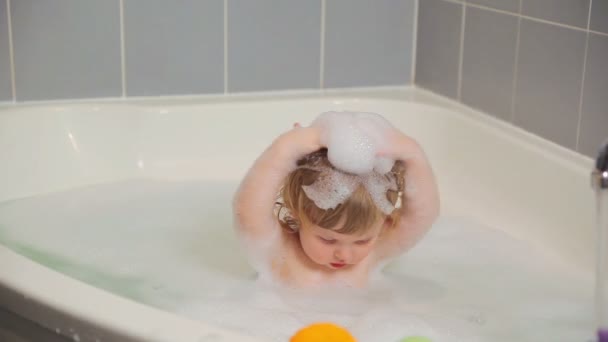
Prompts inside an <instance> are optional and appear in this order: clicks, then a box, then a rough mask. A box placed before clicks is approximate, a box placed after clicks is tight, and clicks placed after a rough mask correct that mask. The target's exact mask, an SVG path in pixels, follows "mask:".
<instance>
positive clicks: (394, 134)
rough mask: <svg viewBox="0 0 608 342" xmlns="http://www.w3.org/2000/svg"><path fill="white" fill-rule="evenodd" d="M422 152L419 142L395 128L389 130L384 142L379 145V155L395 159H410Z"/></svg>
mask: <svg viewBox="0 0 608 342" xmlns="http://www.w3.org/2000/svg"><path fill="white" fill-rule="evenodd" d="M420 152H421V148H420V146H419V145H418V142H416V140H414V139H413V138H411V137H409V136H407V135H405V134H404V133H403V132H401V131H399V130H398V129H396V128H394V129H391V130H390V131H389V132H387V134H386V136H385V141H384V144H382V145H380V146H379V147H378V151H377V152H376V156H377V157H383V158H388V159H394V160H404V161H405V160H408V159H411V158H415V157H416V156H418V155H419V154H420Z"/></svg>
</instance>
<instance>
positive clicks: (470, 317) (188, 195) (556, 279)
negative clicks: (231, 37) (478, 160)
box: [0, 180, 593, 342]
mask: <svg viewBox="0 0 608 342" xmlns="http://www.w3.org/2000/svg"><path fill="white" fill-rule="evenodd" d="M236 186H237V184H236V182H235V183H222V182H204V181H198V182H195V181H188V182H169V181H154V180H133V181H124V182H117V183H111V184H101V185H93V186H89V187H83V188H77V189H72V190H69V191H65V192H60V193H53V194H48V195H41V196H36V197H31V198H24V199H18V200H13V201H8V202H4V203H0V243H2V244H4V245H6V246H8V247H9V248H11V249H13V250H15V251H17V252H19V253H21V254H23V255H25V256H27V257H29V258H31V259H34V260H36V261H38V262H40V263H42V264H44V265H46V266H48V267H50V268H52V269H55V270H57V271H60V272H62V273H65V274H67V275H69V276H71V277H74V278H76V279H80V280H82V281H84V282H87V283H89V284H91V285H94V286H97V287H99V288H103V289H106V290H108V291H110V292H113V293H116V294H119V295H121V296H124V297H128V298H131V299H134V300H136V301H139V302H142V303H145V304H148V305H151V306H155V307H158V308H161V309H164V310H167V311H172V312H175V313H178V314H180V315H184V316H187V317H190V318H194V319H199V320H202V321H205V322H207V323H209V324H213V325H216V326H219V327H223V328H226V329H231V330H235V331H239V332H241V333H244V334H249V335H253V336H258V337H261V338H262V339H263V340H267V341H282V342H284V341H287V340H288V338H289V336H291V335H292V334H293V333H295V331H297V330H298V329H300V328H302V327H303V326H305V325H307V324H311V323H314V322H319V321H329V322H334V323H337V324H340V325H342V326H344V327H346V328H347V329H349V331H351V332H352V333H353V335H354V336H355V337H356V338H357V339H358V341H361V342H367V341H370V342H383V341H387V342H393V341H398V340H399V339H401V338H404V337H406V336H413V335H422V336H427V337H429V338H431V339H432V341H434V342H439V341H450V342H454V341H492V342H496V341H498V342H500V341H520V342H527V341H529V342H537V341H588V340H590V337H591V336H592V332H593V329H592V326H593V321H592V312H593V310H592V307H593V306H592V295H591V292H592V291H591V288H592V285H591V282H590V280H589V279H587V278H588V277H585V276H584V275H581V274H578V273H577V271H576V270H572V269H571V268H569V267H567V266H565V265H564V264H562V263H561V262H560V261H559V260H558V259H556V258H554V257H551V256H549V255H548V254H546V253H544V252H543V251H541V250H539V249H537V248H534V247H533V246H531V245H529V244H528V243H526V242H524V241H519V240H517V239H514V238H511V237H510V236H508V235H507V234H505V233H503V232H500V231H497V230H494V229H491V228H489V227H485V226H483V225H481V224H479V223H476V222H475V221H474V220H473V219H469V218H455V217H442V218H440V219H439V221H438V222H437V223H436V224H435V226H434V227H433V228H432V229H431V231H430V232H429V234H428V235H427V236H426V237H425V238H424V239H423V240H422V241H421V242H420V243H419V245H418V246H416V247H415V248H414V249H413V250H412V251H410V252H409V253H407V254H406V255H403V256H401V257H400V258H398V259H396V260H394V261H392V262H391V263H390V264H389V265H388V266H387V267H386V268H385V270H384V271H383V272H382V276H381V277H378V278H377V279H374V280H373V281H372V284H371V285H370V287H369V288H368V289H331V288H329V289H316V290H301V289H300V290H297V289H289V288H284V287H281V286H280V285H278V284H268V283H263V282H261V281H257V280H256V277H255V273H254V271H253V269H252V268H251V267H250V266H249V265H248V264H247V261H246V258H245V256H244V253H241V252H240V251H241V248H240V246H239V244H238V242H237V238H236V236H235V233H234V230H233V228H232V222H231V219H232V215H231V208H230V204H231V198H232V194H233V193H234V190H235V189H236Z"/></svg>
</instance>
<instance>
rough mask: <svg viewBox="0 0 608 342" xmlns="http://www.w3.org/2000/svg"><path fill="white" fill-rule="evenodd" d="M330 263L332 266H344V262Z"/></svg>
mask: <svg viewBox="0 0 608 342" xmlns="http://www.w3.org/2000/svg"><path fill="white" fill-rule="evenodd" d="M330 265H331V267H334V268H342V267H344V266H346V264H344V263H334V262H332V263H330Z"/></svg>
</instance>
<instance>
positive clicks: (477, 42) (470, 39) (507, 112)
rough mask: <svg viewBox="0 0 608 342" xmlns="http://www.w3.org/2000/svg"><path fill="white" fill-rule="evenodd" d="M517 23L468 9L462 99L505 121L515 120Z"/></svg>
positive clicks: (506, 18)
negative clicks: (513, 105)
mask: <svg viewBox="0 0 608 342" xmlns="http://www.w3.org/2000/svg"><path fill="white" fill-rule="evenodd" d="M517 20H518V19H517V18H516V17H515V16H511V15H506V14H501V13H497V12H492V11H487V10H482V9H476V8H471V7H469V8H467V14H466V23H465V34H464V52H463V65H462V98H461V100H462V102H463V103H465V104H467V105H470V106H472V107H475V108H478V109H481V110H483V111H485V112H487V113H489V114H491V115H494V116H497V117H499V118H501V119H504V120H510V118H511V103H512V98H513V73H514V71H515V45H516V42H517Z"/></svg>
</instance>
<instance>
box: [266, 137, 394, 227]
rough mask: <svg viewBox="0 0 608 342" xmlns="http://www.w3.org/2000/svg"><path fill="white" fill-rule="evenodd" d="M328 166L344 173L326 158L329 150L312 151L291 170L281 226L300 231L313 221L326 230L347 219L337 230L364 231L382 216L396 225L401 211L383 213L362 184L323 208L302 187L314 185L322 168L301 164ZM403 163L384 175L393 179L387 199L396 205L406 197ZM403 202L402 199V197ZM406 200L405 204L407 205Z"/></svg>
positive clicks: (280, 205) (282, 192)
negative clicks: (393, 184)
mask: <svg viewBox="0 0 608 342" xmlns="http://www.w3.org/2000/svg"><path fill="white" fill-rule="evenodd" d="M317 165H324V166H329V167H331V168H332V169H333V171H334V172H342V171H340V170H337V169H336V168H334V167H333V166H331V164H330V162H329V160H328V159H327V149H321V150H319V151H317V152H313V153H311V154H309V155H307V156H306V157H304V158H302V159H300V160H299V161H298V162H297V166H298V168H297V169H296V170H294V171H292V172H291V173H290V174H289V175H288V176H287V177H286V179H285V182H284V184H283V187H282V188H281V190H280V192H279V199H278V200H277V202H276V203H275V204H276V206H277V218H278V220H279V223H280V224H281V226H282V227H283V228H285V229H288V230H290V231H292V232H297V231H298V229H299V228H300V225H301V223H302V221H305V222H306V223H311V224H314V225H317V226H319V227H321V228H325V229H333V228H334V227H335V226H336V225H337V224H338V223H339V222H340V220H342V218H344V224H343V226H342V227H341V228H340V229H337V230H335V231H336V232H338V233H343V234H353V233H362V232H365V231H366V230H367V229H368V228H370V227H372V226H373V224H374V223H375V222H377V221H378V220H379V219H386V218H390V220H391V222H392V225H396V224H397V223H398V221H399V219H400V217H401V210H399V209H395V210H393V212H392V213H391V214H390V215H386V214H384V213H383V212H382V211H381V210H380V209H379V208H378V207H377V206H376V204H374V201H373V199H372V197H371V195H370V194H369V192H368V191H367V189H366V188H365V186H363V185H360V186H359V187H358V188H357V189H356V190H355V192H354V193H353V194H352V195H351V196H350V197H349V198H348V199H347V200H346V201H345V202H344V203H342V204H339V205H338V206H337V207H336V208H334V209H327V210H324V209H320V208H318V207H317V206H316V205H315V203H314V202H313V201H312V200H310V199H309V198H308V197H307V196H306V194H305V193H304V191H303V189H302V186H305V185H311V184H313V183H314V182H315V181H316V180H317V178H318V177H319V175H320V172H319V171H315V170H313V169H310V168H306V167H302V166H311V167H312V166H317ZM403 174H404V168H403V163H402V162H400V161H398V162H396V163H395V164H394V165H393V168H392V170H391V171H390V172H389V173H387V174H386V175H385V177H391V178H394V179H395V181H396V183H397V190H388V191H387V192H386V198H387V199H388V200H389V201H390V202H391V204H393V206H394V205H395V204H397V201H398V200H399V196H403V195H402V194H403V189H404V178H403ZM402 201H403V198H402ZM404 204H405V203H402V205H404Z"/></svg>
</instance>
